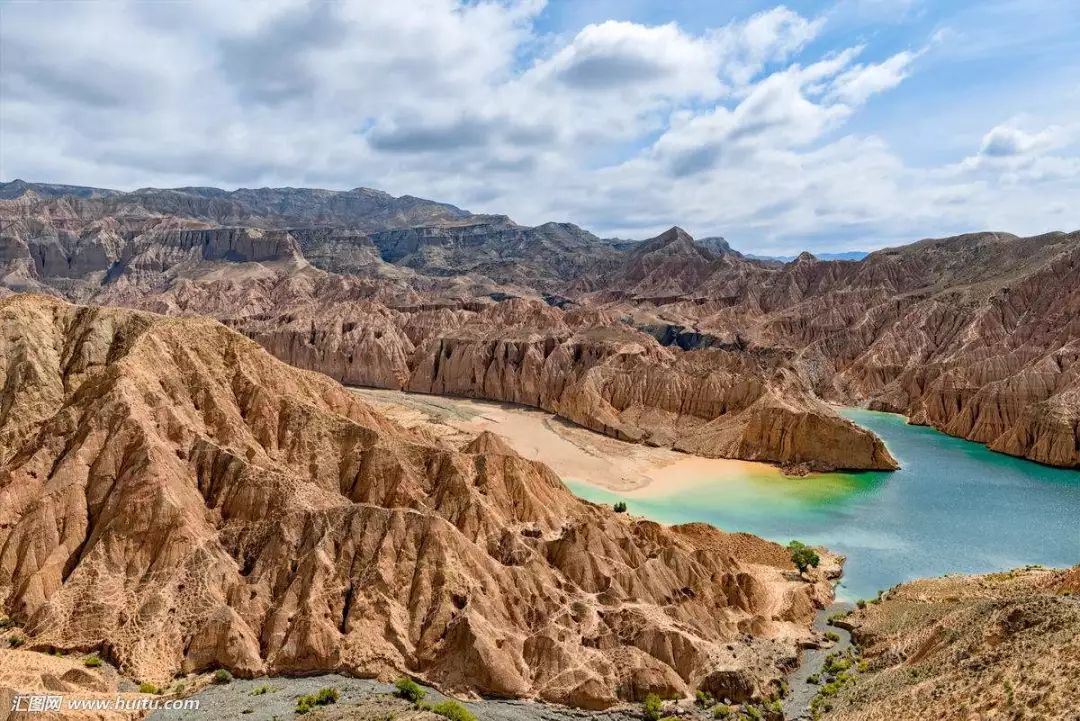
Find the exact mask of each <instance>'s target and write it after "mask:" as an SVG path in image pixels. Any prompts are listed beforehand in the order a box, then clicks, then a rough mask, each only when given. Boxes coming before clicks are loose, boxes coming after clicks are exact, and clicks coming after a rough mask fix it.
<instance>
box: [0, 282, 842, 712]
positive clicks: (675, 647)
mask: <svg viewBox="0 0 1080 721" xmlns="http://www.w3.org/2000/svg"><path fill="white" fill-rule="evenodd" d="M0 374H2V376H3V383H4V386H3V387H4V389H5V390H4V396H3V397H4V404H3V407H2V408H0V469H2V470H0V597H3V598H4V599H5V602H4V608H5V611H6V613H7V614H9V616H10V618H11V619H12V621H13V622H14V623H15V624H16V625H17V626H18V627H19V631H17V633H20V634H22V637H23V638H24V639H25V644H24V648H25V651H22V652H25V653H32V652H35V651H36V652H42V651H57V650H59V651H63V652H76V653H88V652H91V651H95V652H99V653H100V654H101V655H102V656H103V657H104V658H106V659H108V660H109V661H110V662H112V663H113V664H115V666H116V667H117V668H118V669H119V670H120V671H121V672H122V673H123V674H124V675H126V676H128V677H130V678H137V679H141V680H143V681H152V682H154V683H156V684H164V683H167V682H168V681H169V679H171V678H173V677H174V676H175V675H177V674H185V673H196V672H201V671H206V670H212V669H215V668H223V669H228V670H230V671H232V672H233V673H234V674H236V675H238V676H243V677H251V676H257V675H262V674H298V673H300V674H302V673H313V672H320V671H321V672H329V671H342V672H347V673H350V674H353V675H359V676H367V677H374V676H379V677H382V678H393V677H395V676H397V675H400V674H401V673H408V674H410V675H413V676H415V677H417V678H419V679H421V680H425V681H427V682H429V683H431V684H434V685H437V686H438V687H440V688H443V689H446V690H449V691H454V692H458V693H465V694H468V693H482V694H486V695H493V696H511V697H521V696H525V697H535V698H539V699H542V700H545V701H551V702H558V703H564V704H569V705H574V706H579V707H585V708H605V707H608V706H610V705H612V704H615V703H617V702H619V701H632V700H641V699H643V698H644V697H645V696H646V695H647V694H649V693H658V694H661V695H662V696H665V697H683V696H687V695H689V694H690V693H692V691H693V690H694V689H697V688H702V687H704V688H709V689H711V690H712V691H714V692H715V693H717V694H718V695H735V694H736V693H738V694H745V695H746V696H747V697H748V698H763V697H765V696H767V695H769V694H770V693H772V692H773V691H775V689H776V688H777V687H778V684H779V679H780V677H781V674H782V670H783V669H784V668H785V667H787V666H789V665H791V664H792V663H794V660H795V657H796V653H797V648H798V645H799V644H800V643H808V642H813V634H812V632H811V631H810V620H811V618H812V616H813V614H814V610H815V609H816V608H819V607H821V606H822V605H823V604H825V603H827V602H828V600H829V599H830V598H831V593H832V589H831V583H830V581H829V580H828V576H830V575H831V576H835V575H836V574H838V573H839V565H838V564H837V562H836V560H835V559H833V558H832V557H831V556H828V555H827V554H826V556H825V559H826V560H825V563H823V565H822V568H821V569H819V570H818V571H816V572H814V573H812V574H809V575H805V576H801V575H800V574H798V573H796V572H795V571H794V568H793V566H792V564H791V561H790V558H789V556H788V553H787V551H786V550H785V549H784V548H783V547H781V546H778V545H776V544H774V543H770V542H768V541H764V540H761V539H759V538H756V537H754V536H750V535H748V534H728V533H724V532H723V531H720V530H717V529H715V528H712V527H710V526H706V525H704V524H688V525H683V526H677V527H665V526H661V525H660V524H657V523H654V522H651V521H647V520H642V519H637V518H631V517H629V516H627V515H626V514H619V513H615V512H614V511H612V510H611V509H610V508H608V507H603V506H597V505H593V504H590V503H587V502H585V501H581V500H579V499H577V498H576V497H575V496H574V495H573V494H572V493H571V492H570V491H569V490H568V489H567V488H566V487H565V486H564V485H563V484H562V483H561V481H560V480H559V478H558V477H557V476H556V475H555V474H554V473H553V472H552V471H551V470H550V469H548V468H547V467H546V466H545V465H543V464H542V463H540V462H538V461H532V460H528V459H525V458H523V457H521V456H520V455H518V454H517V453H516V452H514V451H513V450H512V449H510V448H509V446H507V445H506V443H505V442H503V441H502V440H501V439H500V438H499V437H497V436H495V435H493V434H491V433H490V432H484V433H481V434H479V435H477V436H475V437H473V438H470V439H468V441H467V442H464V443H461V444H460V445H454V444H450V443H448V442H445V441H443V440H441V439H440V438H439V437H438V436H436V435H433V434H431V433H427V432H425V431H424V430H423V429H421V428H413V429H407V428H405V427H403V426H401V425H399V424H398V423H396V422H395V421H393V420H391V419H390V418H388V417H386V416H385V415H383V414H381V413H380V412H378V411H377V410H376V409H375V408H373V407H372V406H371V405H369V404H368V403H366V402H364V401H363V400H361V399H360V398H359V396H357V395H356V394H354V393H352V392H350V391H348V390H347V389H345V388H343V387H341V386H340V385H338V384H337V383H336V382H334V381H332V380H331V379H329V378H327V377H326V376H324V375H322V374H317V373H313V372H310V371H304V370H299V369H296V368H293V367H291V366H289V365H287V364H285V363H283V362H281V361H279V360H277V359H275V358H273V357H272V356H270V355H269V354H268V353H266V352H265V351H264V350H263V349H262V348H261V347H259V345H258V344H256V343H255V342H254V341H251V340H249V339H247V338H245V337H244V336H242V335H240V334H239V333H236V332H235V331H232V330H229V329H228V328H226V327H225V326H223V325H221V324H220V323H218V322H216V321H213V320H209V319H201V318H170V317H166V316H161V315H155V314H150V313H146V312H140V311H132V310H126V309H115V308H104V307H86V306H76V305H71V304H68V303H66V302H63V301H60V300H56V299H52V298H48V297H45V296H40V295H30V294H20V295H15V296H12V297H9V298H7V299H5V300H0ZM8 625H9V626H10V624H8ZM12 633H16V632H13V631H10V630H7V631H4V632H3V634H4V637H5V639H9V638H10V637H11V634H12ZM10 645H11V646H12V647H15V644H14V643H12V644H10Z"/></svg>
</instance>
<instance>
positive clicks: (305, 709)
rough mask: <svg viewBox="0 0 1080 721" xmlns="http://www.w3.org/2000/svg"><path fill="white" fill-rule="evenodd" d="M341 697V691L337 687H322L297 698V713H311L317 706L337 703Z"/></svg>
mask: <svg viewBox="0 0 1080 721" xmlns="http://www.w3.org/2000/svg"><path fill="white" fill-rule="evenodd" d="M339 698H341V692H340V691H338V690H337V689H336V688H321V689H319V690H318V692H317V693H312V694H308V695H307V696H301V697H300V698H298V699H296V713H298V714H301V715H303V714H306V713H309V712H310V711H311V710H312V709H313V708H315V707H316V706H329V705H330V704H332V703H337V702H338V699H339Z"/></svg>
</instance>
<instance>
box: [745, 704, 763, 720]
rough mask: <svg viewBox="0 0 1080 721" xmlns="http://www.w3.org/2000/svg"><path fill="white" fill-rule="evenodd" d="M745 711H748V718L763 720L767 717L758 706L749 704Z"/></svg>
mask: <svg viewBox="0 0 1080 721" xmlns="http://www.w3.org/2000/svg"><path fill="white" fill-rule="evenodd" d="M743 711H745V712H746V718H748V719H750V721H762V719H763V718H765V717H764V716H762V714H761V709H759V708H758V707H757V706H747V707H746V708H744V709H743Z"/></svg>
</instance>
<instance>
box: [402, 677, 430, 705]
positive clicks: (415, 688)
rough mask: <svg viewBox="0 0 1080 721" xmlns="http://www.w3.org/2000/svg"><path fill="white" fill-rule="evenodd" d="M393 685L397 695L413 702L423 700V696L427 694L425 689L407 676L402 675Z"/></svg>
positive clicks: (416, 702)
mask: <svg viewBox="0 0 1080 721" xmlns="http://www.w3.org/2000/svg"><path fill="white" fill-rule="evenodd" d="M394 687H395V688H396V689H397V695H398V696H400V697H401V698H403V699H405V700H406V701H409V702H411V703H414V704H418V703H420V702H421V701H423V700H424V696H427V691H425V690H424V689H423V688H421V687H420V684H418V683H416V681H413V680H412V679H411V678H408V677H407V676H402V677H401V678H399V679H398V680H397V681H395V682H394Z"/></svg>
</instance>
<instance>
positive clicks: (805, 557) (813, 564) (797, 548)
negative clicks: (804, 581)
mask: <svg viewBox="0 0 1080 721" xmlns="http://www.w3.org/2000/svg"><path fill="white" fill-rule="evenodd" d="M788 550H789V551H791V562H792V563H794V564H795V567H796V568H798V569H799V573H806V570H807V569H808V568H817V567H818V565H819V564H820V563H821V556H819V555H818V554H817V551H815V550H814V549H812V548H810V546H807V545H806V544H805V543H803V542H802V541H792V542H791V543H789V544H788Z"/></svg>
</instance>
